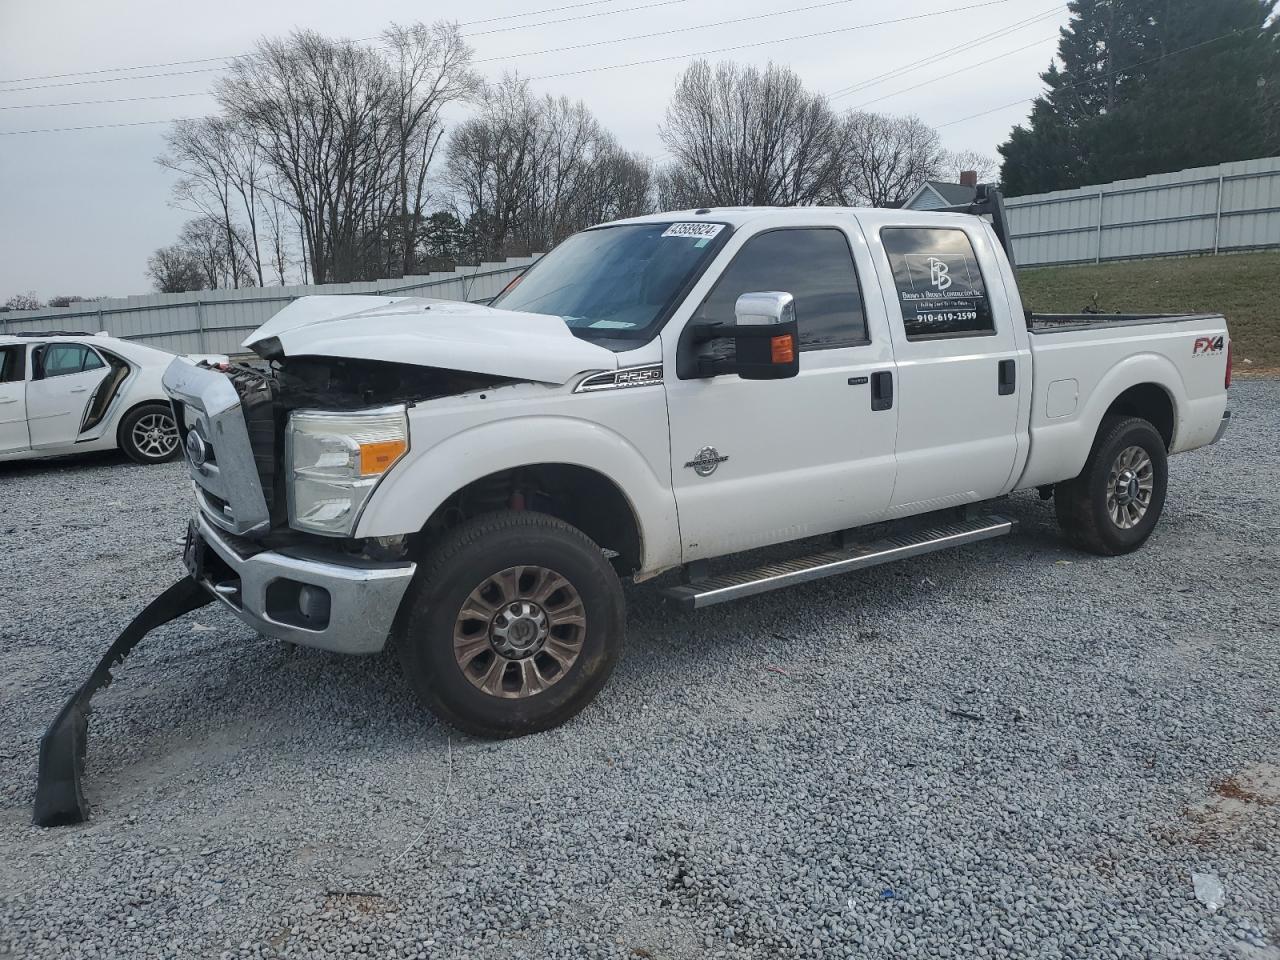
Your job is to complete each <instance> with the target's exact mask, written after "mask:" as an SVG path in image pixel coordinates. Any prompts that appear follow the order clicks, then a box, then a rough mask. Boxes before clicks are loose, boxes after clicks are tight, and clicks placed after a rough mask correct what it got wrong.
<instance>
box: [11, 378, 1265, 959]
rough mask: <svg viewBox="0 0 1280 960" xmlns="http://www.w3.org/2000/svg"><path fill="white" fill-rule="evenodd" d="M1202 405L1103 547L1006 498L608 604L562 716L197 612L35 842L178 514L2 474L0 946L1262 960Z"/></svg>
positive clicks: (1257, 802) (1260, 765) (1240, 634)
mask: <svg viewBox="0 0 1280 960" xmlns="http://www.w3.org/2000/svg"><path fill="white" fill-rule="evenodd" d="M1232 405H1233V408H1234V410H1235V414H1236V420H1235V425H1234V427H1233V430H1232V432H1231V433H1230V434H1229V435H1228V437H1227V439H1226V440H1225V441H1224V442H1223V443H1222V444H1220V445H1219V446H1217V447H1213V448H1210V449H1207V450H1203V451H1199V452H1197V453H1193V454H1189V455H1186V456H1182V457H1178V458H1176V459H1175V460H1174V461H1173V465H1172V474H1173V476H1172V481H1171V490H1170V500H1169V504H1168V507H1167V509H1166V513H1165V518H1164V521H1163V523H1162V524H1161V526H1160V528H1159V529H1158V531H1157V533H1156V535H1155V537H1154V538H1153V540H1152V541H1151V543H1150V544H1149V545H1148V547H1147V548H1146V549H1145V550H1143V551H1140V552H1138V553H1137V554H1134V555H1131V556H1129V557H1124V558H1118V559H1109V560H1103V559H1098V558H1092V557H1088V556H1085V555H1082V554H1078V553H1074V552H1071V551H1070V550H1068V549H1066V548H1065V547H1064V546H1063V545H1062V544H1061V543H1060V542H1059V540H1058V538H1057V535H1056V531H1055V527H1054V523H1053V516H1052V509H1051V505H1050V504H1045V503H1041V502H1039V501H1038V500H1037V499H1036V498H1035V497H1034V496H1018V497H1015V498H1014V499H1013V500H1012V502H1011V503H1010V505H1009V512H1010V513H1011V514H1012V515H1013V516H1016V517H1017V518H1018V519H1019V520H1020V521H1021V522H1022V526H1021V528H1020V530H1019V532H1018V533H1017V534H1016V535H1015V536H1013V537H1010V538H1005V539H1003V540H997V541H993V542H991V543H988V544H982V545H978V546H975V547H969V548H965V549H963V550H960V551H956V552H951V553H942V554H937V555H934V556H931V557H927V558H923V559H920V560H916V561H911V562H908V563H905V564H899V565H896V566H888V567H881V568H878V569H876V570H872V571H868V572H865V573H862V574H854V575H850V576H846V577H843V578H838V579H834V580H828V581H823V582H819V583H815V584H810V585H807V586H804V587H800V588H795V589H792V590H790V591H785V592H781V593H775V594H772V595H766V596H763V597H759V598H755V599H752V600H748V601H744V602H741V603H739V604H737V605H734V606H726V607H717V608H714V609H712V610H710V611H706V612H702V613H698V614H683V613H681V612H679V611H676V610H674V609H672V608H670V607H668V606H666V605H664V604H663V603H662V602H661V600H660V599H659V598H658V596H657V595H656V593H655V592H654V591H653V590H652V589H645V588H631V589H629V601H630V604H631V608H630V617H629V631H630V649H629V651H628V655H627V657H626V658H625V659H624V661H623V663H622V664H621V666H620V667H619V669H618V672H617V674H616V675H615V677H614V679H613V681H612V682H611V683H610V685H609V686H608V687H607V688H606V689H605V691H604V692H603V694H602V695H601V696H600V698H599V699H598V701H597V702H596V703H595V704H594V705H592V706H591V707H590V708H588V709H587V710H586V711H585V712H584V713H583V714H582V715H580V716H579V717H578V718H576V719H575V720H574V721H572V722H571V723H569V724H568V725H567V726H565V727H563V728H562V729H560V730H557V731H553V732H551V733H547V734H542V735H538V736H534V737H528V738H525V739H522V740H518V741H513V742H504V743H487V742H483V741H477V740H472V739H469V738H465V737H460V736H458V735H456V734H450V733H449V732H448V731H447V730H446V729H445V728H443V727H441V726H438V725H436V724H435V723H434V721H433V720H432V718H431V717H430V716H429V715H427V714H425V713H424V712H423V711H422V710H420V709H419V707H418V706H417V705H416V704H415V702H414V701H413V699H412V697H411V695H410V694H409V692H408V690H407V688H406V685H405V683H404V680H403V678H402V677H401V675H400V671H399V668H398V666H397V665H396V663H395V662H394V660H393V658H392V657H390V656H380V657H373V658H366V659H354V658H342V657H337V656H332V655H327V654H323V653H319V652H312V651H305V650H302V651H291V650H290V649H288V648H286V647H285V646H284V645H283V644H280V643H276V642H273V641H268V640H265V639H262V638H259V637H258V636H257V635H255V634H253V633H251V632H249V631H248V630H246V629H245V628H243V627H242V626H240V624H239V623H238V622H237V621H236V620H234V619H233V618H232V617H230V616H229V615H225V614H223V613H222V612H221V611H217V610H214V609H213V608H205V609H204V610H201V611H198V612H197V613H196V614H194V615H193V617H191V618H188V619H187V620H186V621H179V622H178V623H176V624H173V625H171V626H170V627H168V628H165V629H164V630H161V631H159V632H157V633H156V634H153V635H152V637H151V638H150V639H149V640H148V641H146V642H144V643H143V644H142V645H141V646H140V647H139V648H138V650H137V651H136V653H135V654H134V656H133V657H132V658H131V659H130V660H129V661H128V663H127V664H126V665H125V667H124V668H123V670H121V671H120V673H119V676H118V682H117V683H116V684H115V685H113V686H112V687H111V688H110V689H109V690H108V691H106V692H105V693H103V694H101V695H100V696H99V697H98V698H97V699H96V700H95V706H96V708H97V710H96V713H95V716H94V720H93V723H92V726H91V734H90V746H89V760H88V791H89V794H90V799H91V801H92V802H93V804H94V812H93V818H92V819H91V821H90V822H89V823H87V824H84V825H81V826H77V827H69V828H61V829H55V830H40V829H37V828H35V827H32V826H31V825H30V805H31V800H32V794H33V781H34V776H35V756H36V743H37V740H38V738H39V735H40V733H41V732H42V730H43V728H44V726H45V725H46V723H47V722H48V721H49V719H50V718H51V717H52V715H53V713H54V712H55V710H56V708H57V706H58V705H59V704H60V703H61V701H62V700H63V699H64V698H65V697H66V696H67V694H68V693H69V692H70V691H71V690H72V688H73V687H74V686H75V685H77V684H78V683H79V682H80V681H81V680H82V679H83V678H84V676H85V675H86V674H87V672H88V671H89V669H90V668H91V665H92V663H93V662H94V661H95V660H96V659H97V657H98V655H99V654H100V652H101V650H102V649H103V648H104V647H105V645H106V644H107V643H108V642H109V640H110V637H111V636H112V635H114V632H115V630H116V629H118V628H119V627H120V626H122V625H123V624H124V623H125V622H126V621H127V620H128V619H129V618H130V617H131V616H132V615H133V613H134V612H136V611H137V610H138V609H139V608H140V607H141V606H142V605H143V604H144V603H145V602H146V601H147V600H149V599H150V598H151V596H153V595H154V594H155V593H156V592H157V590H158V589H159V588H160V587H162V586H164V585H166V584H167V583H169V582H171V581H172V580H174V579H176V578H177V577H178V576H179V575H180V566H179V561H178V552H179V546H178V543H177V538H178V537H179V536H180V534H181V532H182V530H183V529H184V524H185V518H186V516H187V513H188V510H189V499H188V497H189V494H188V491H187V487H186V485H185V483H184V482H183V481H182V476H181V469H180V468H179V467H178V466H176V465H169V466H166V467H160V468H141V467H134V466H132V465H129V464H127V463H124V462H123V461H122V460H120V459H119V458H115V457H107V458H96V459H90V460H82V461H76V462H65V461H64V462H59V463H55V464H37V465H10V466H0V537H2V538H3V539H2V541H0V542H2V543H3V550H0V604H2V606H0V956H3V957H23V958H26V957H59V958H61V957H82V956H83V957H165V958H174V957H242V956H250V957H253V956H289V957H327V956H339V955H348V954H353V953H355V954H360V953H363V954H368V955H376V956H380V957H433V958H435V957H441V958H444V957H467V958H516V957H527V958H543V957H573V958H583V957H588V958H589V957H631V958H687V960H693V958H704V957H735V958H748V957H759V958H765V957H770V958H772V957H783V958H801V957H822V958H827V957H837V958H842V957H859V958H861V957H869V958H890V957H893V958H900V957H907V956H919V957H926V956H927V957H1005V956H1037V957H1072V958H1085V957H1088V958H1095V957H1242V958H1270V960H1275V958H1280V946H1278V945H1280V657H1278V656H1277V650H1276V646H1275V644H1274V642H1273V638H1274V637H1275V636H1276V633H1277V627H1278V626H1280V570H1278V566H1280V565H1278V564H1277V559H1278V558H1280V553H1278V550H1277V546H1276V541H1277V533H1278V532H1280V496H1278V495H1277V490H1278V489H1280V470H1278V469H1277V460H1278V454H1277V450H1278V449H1280V383H1277V382H1253V383H1242V384H1238V385H1237V386H1236V387H1234V388H1233V403H1232ZM1193 871H1199V872H1203V873H1213V874H1216V876H1217V877H1218V878H1219V879H1220V880H1221V881H1222V883H1223V885H1224V887H1225V890H1226V896H1225V905H1224V906H1223V907H1222V909H1220V910H1218V911H1217V912H1212V911H1210V910H1209V909H1207V908H1206V907H1205V906H1204V905H1202V904H1201V903H1200V902H1198V901H1197V899H1196V897H1195V895H1194V894H1193V891H1192V879H1191V874H1192V872H1193Z"/></svg>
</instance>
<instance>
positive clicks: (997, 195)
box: [935, 183, 1018, 269]
mask: <svg viewBox="0 0 1280 960" xmlns="http://www.w3.org/2000/svg"><path fill="white" fill-rule="evenodd" d="M976 190H977V192H976V193H975V195H974V198H973V202H972V203H962V204H960V205H959V206H955V207H938V208H937V209H936V211H935V212H936V213H970V214H973V215H974V216H977V217H982V216H989V217H990V218H991V229H993V230H994V231H995V232H996V239H998V240H999V241H1000V246H1002V247H1004V253H1005V256H1006V257H1008V258H1009V266H1011V267H1013V268H1014V269H1017V266H1018V261H1017V259H1015V258H1014V255H1013V238H1012V237H1011V236H1010V235H1009V219H1008V217H1007V216H1005V212H1004V195H1003V194H1002V193H1001V192H1000V191H999V190H998V189H997V188H996V185H995V184H993V183H980V184H978V186H977V188H976Z"/></svg>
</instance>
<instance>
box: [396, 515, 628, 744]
mask: <svg viewBox="0 0 1280 960" xmlns="http://www.w3.org/2000/svg"><path fill="white" fill-rule="evenodd" d="M523 567H528V568H531V570H530V571H526V573H524V574H520V575H517V576H516V577H515V579H514V580H513V579H510V577H508V579H507V580H505V581H501V582H500V581H499V578H498V575H499V574H501V573H506V572H508V571H510V570H511V569H512V568H523ZM542 571H546V572H547V573H549V574H556V575H559V577H560V578H561V579H562V580H563V581H565V582H566V583H567V585H568V590H569V591H570V592H569V593H566V592H564V590H563V588H561V589H559V590H557V592H554V593H551V594H550V595H549V597H548V598H547V599H546V600H545V601H543V602H544V603H545V604H546V612H545V614H544V622H550V623H552V624H554V611H556V610H565V609H568V608H569V607H570V606H572V607H573V609H574V610H578V609H580V610H581V611H582V619H583V620H584V622H583V625H582V626H581V628H578V627H577V626H576V625H572V624H570V625H567V626H564V625H562V626H555V625H553V626H551V627H550V632H549V633H548V635H547V638H546V639H544V640H543V641H542V643H543V644H544V645H545V646H544V647H543V648H541V649H540V651H539V652H538V653H536V654H532V655H527V656H524V655H521V656H518V657H516V658H514V659H513V658H503V657H502V656H501V655H500V654H499V653H498V652H497V648H496V647H495V644H497V643H499V640H497V639H495V633H494V630H495V628H496V627H497V626H499V625H500V618H502V617H503V616H504V614H503V613H502V612H501V610H498V612H497V613H496V615H495V617H494V618H492V619H490V620H487V621H486V620H481V619H479V618H471V619H468V620H466V621H465V623H464V621H463V616H464V614H465V613H466V612H467V611H468V610H469V609H472V610H474V609H477V607H478V606H479V605H478V604H477V603H476V601H475V600H474V599H473V598H474V597H476V596H477V595H480V593H481V591H482V589H486V588H487V589H489V590H491V591H492V592H491V593H488V594H484V595H481V597H480V599H481V600H482V601H483V603H484V604H488V605H490V606H492V607H494V608H497V607H507V600H503V599H500V598H501V597H502V596H503V594H502V592H501V591H502V589H503V588H504V587H503V585H504V584H507V585H509V584H518V585H519V586H518V592H520V593H521V595H522V596H523V595H524V593H528V594H529V595H530V597H532V596H533V594H534V593H536V589H535V586H536V584H537V582H538V581H537V580H536V579H535V578H537V577H541V576H544V574H543V573H542ZM552 582H553V581H552V580H551V579H550V577H548V578H547V579H546V581H545V583H546V584H550V583H552ZM526 584H527V585H526ZM566 598H567V599H566ZM557 604H558V605H559V606H557ZM516 605H517V604H511V605H510V607H509V609H515V606H516ZM486 609H487V608H486ZM538 609H539V610H541V609H542V608H541V607H538ZM535 616H536V614H535ZM501 622H505V621H501ZM537 622H538V621H537V620H530V619H526V621H525V623H524V625H523V626H522V628H521V629H522V630H524V631H525V633H526V634H527V633H528V632H529V630H530V629H533V630H535V632H536V629H537V628H536V627H533V626H531V625H533V624H536V623H537ZM455 626H456V627H457V630H458V633H459V634H460V635H463V636H464V645H465V646H466V648H467V650H471V649H473V647H472V645H473V644H474V647H475V648H479V649H480V652H479V653H477V654H474V659H472V660H470V661H469V662H468V663H467V664H466V665H465V666H464V664H463V663H462V662H461V659H460V658H461V657H465V656H466V654H465V653H463V654H459V655H455V649H454V647H455V643H454V637H455ZM511 629H512V630H513V631H514V630H515V625H514V624H513V626H512V628H511ZM579 629H580V631H581V632H580V633H579V632H578V631H579ZM471 631H483V633H479V632H477V633H472V632H471ZM556 631H561V632H562V633H560V634H558V633H557V632H556ZM624 633H625V604H624V601H623V596H622V586H621V584H619V583H618V576H617V574H616V573H615V572H614V570H613V567H612V566H611V565H610V563H609V561H608V560H607V559H606V558H605V556H604V553H603V552H602V551H601V549H600V547H598V546H597V545H596V544H595V543H593V542H592V541H591V540H590V538H588V537H587V536H586V535H585V534H583V533H582V532H581V531H580V530H578V529H576V528H575V527H572V526H570V525H569V524H567V523H564V522H563V521H561V520H557V519H556V518H554V517H550V516H547V515H546V514H541V513H535V512H532V511H504V512H501V513H491V514H483V515H481V516H479V517H476V518H474V519H472V520H469V521H467V522H466V523H463V524H461V525H460V526H458V527H456V528H455V529H453V530H451V531H449V533H447V534H446V535H445V536H444V538H443V539H442V540H441V541H440V543H439V544H437V545H436V546H435V548H434V549H433V550H432V551H431V553H430V555H429V556H428V557H427V559H426V560H425V561H424V562H423V564H422V566H421V568H420V569H419V572H418V575H417V576H416V577H415V578H414V582H413V584H412V585H411V586H410V587H409V592H408V593H407V594H406V596H405V600H404V603H403V605H402V607H401V610H400V615H399V616H398V617H397V619H396V627H395V631H394V641H395V646H396V650H397V652H398V654H399V657H400V662H401V664H402V665H403V666H404V671H405V674H406V676H407V677H408V679H409V683H410V684H411V685H412V687H413V689H414V690H415V692H416V693H417V694H418V696H419V697H420V698H421V699H422V700H423V702H424V703H426V705H427V706H428V707H429V708H430V709H431V710H432V712H433V713H435V714H436V716H437V717H439V718H440V719H441V720H443V721H444V722H446V723H448V724H449V725H450V726H453V727H456V728H457V729H459V730H461V731H463V732H465V733H470V734H475V735H477V736H481V737H490V738H495V739H502V738H508V737H518V736H522V735H524V734H527V733H536V732H538V731H540V730H549V729H551V728H552V727H556V726H559V725H560V724H562V723H564V722H565V721H566V720H568V719H569V718H570V717H572V716H574V715H575V714H576V713H578V711H580V710H581V709H582V708H583V707H585V706H586V705H587V704H588V703H590V702H591V701H592V700H593V699H594V698H595V696H596V694H597V693H599V692H600V689H601V688H602V687H603V686H604V684H605V682H606V681H607V680H608V679H609V675H610V674H611V673H612V672H613V668H614V666H615V664H616V663H617V662H618V658H619V656H621V654H622V647H623V638H624ZM558 636H564V637H567V638H569V639H570V640H571V641H572V645H574V646H575V648H576V649H577V651H578V652H577V653H576V659H574V660H573V661H572V662H571V664H570V665H568V666H567V667H564V666H561V663H560V661H559V660H558V659H556V658H554V657H552V656H551V654H550V653H549V652H548V650H550V649H551V646H550V645H551V640H552V638H555V637H558ZM472 637H474V638H475V639H470V638H472ZM535 644H536V641H535ZM570 645H571V644H570V643H569V641H568V640H566V641H565V642H564V645H563V646H562V647H558V648H555V649H557V650H558V651H561V652H563V650H564V649H565V648H567V647H569V646H570ZM486 657H491V658H492V659H486ZM503 659H506V661H507V662H506V663H503ZM526 661H527V662H526ZM553 661H554V662H553ZM486 667H487V668H488V669H485V668H486ZM543 668H548V669H555V670H558V671H559V672H558V673H556V674H555V675H554V678H553V679H552V680H551V681H550V682H549V683H548V684H547V685H546V687H545V689H541V690H537V689H536V685H537V683H538V682H539V681H544V680H545V678H543V674H542V671H543ZM531 670H536V671H537V672H536V674H535V676H536V678H537V679H536V680H534V681H532V682H531V683H532V686H530V685H529V684H530V681H529V676H530V674H529V671H531ZM491 671H492V672H491ZM495 673H496V674H497V677H498V679H497V680H496V681H495V680H494V679H493V677H494V675H495ZM481 674H483V675H484V676H483V678H482V677H481V676H480V675H481ZM482 681H483V682H484V683H486V684H487V685H489V686H490V687H493V688H494V689H500V690H502V691H503V692H502V693H501V694H498V693H493V692H487V691H486V690H484V689H481V687H480V685H479V684H480V683H481V682H482ZM508 688H512V689H514V690H516V691H528V692H524V693H522V694H521V693H513V692H511V690H509V689H508Z"/></svg>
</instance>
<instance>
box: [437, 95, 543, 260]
mask: <svg viewBox="0 0 1280 960" xmlns="http://www.w3.org/2000/svg"><path fill="white" fill-rule="evenodd" d="M538 114H539V105H538V102H537V100H536V99H535V98H534V97H533V95H532V94H531V93H530V92H529V88H528V84H526V83H523V82H521V81H519V80H517V79H515V78H512V77H506V78H504V79H503V80H502V82H501V83H498V84H495V85H492V86H490V87H488V88H486V90H485V92H484V96H483V99H482V100H481V102H480V105H479V110H478V111H477V113H476V115H475V116H474V117H472V118H470V119H469V120H466V121H465V122H463V123H462V124H460V125H458V127H456V128H455V129H454V132H453V134H452V135H451V136H450V138H449V150H448V159H447V161H446V164H445V178H446V180H447V182H448V184H449V186H450V188H451V189H452V190H453V193H454V196H455V204H456V207H457V211H458V214H459V216H460V217H461V218H462V219H463V220H464V221H465V222H466V223H467V224H468V225H469V226H470V227H471V231H472V233H473V236H474V240H475V243H476V244H477V246H478V250H477V251H476V252H478V253H480V254H481V255H484V256H492V255H496V254H498V253H499V252H501V251H502V250H503V249H504V248H505V247H506V246H507V245H508V244H510V243H512V242H514V241H515V237H516V233H517V230H518V228H519V226H520V220H521V216H522V212H523V207H524V204H525V200H526V198H527V196H528V195H529V193H530V191H531V189H532V187H531V184H532V181H533V178H534V164H535V147H536V143H537V139H538V132H539V126H540V122H539V116H538Z"/></svg>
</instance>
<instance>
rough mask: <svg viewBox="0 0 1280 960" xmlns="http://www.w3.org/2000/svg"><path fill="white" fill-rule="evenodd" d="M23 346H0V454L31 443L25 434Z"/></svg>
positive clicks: (19, 449) (24, 357) (24, 347)
mask: <svg viewBox="0 0 1280 960" xmlns="http://www.w3.org/2000/svg"><path fill="white" fill-rule="evenodd" d="M26 349H27V348H26V346H25V345H23V344H20V343H19V344H14V345H13V346H11V347H0V454H6V453H21V452H22V451H23V450H26V449H28V448H29V447H30V446H31V437H30V436H29V435H28V434H27V383H26V377H25V376H24V375H23V371H24V369H25V367H26V363H25V361H26V355H25V354H26Z"/></svg>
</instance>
